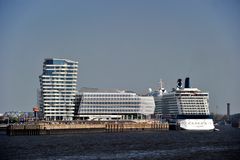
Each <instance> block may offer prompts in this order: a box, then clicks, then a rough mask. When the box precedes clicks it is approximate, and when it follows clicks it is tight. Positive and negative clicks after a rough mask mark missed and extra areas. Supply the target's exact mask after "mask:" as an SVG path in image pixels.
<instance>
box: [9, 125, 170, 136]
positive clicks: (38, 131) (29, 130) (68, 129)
mask: <svg viewBox="0 0 240 160" xmlns="http://www.w3.org/2000/svg"><path fill="white" fill-rule="evenodd" d="M168 129H169V125H168V123H159V122H154V123H147V122H81V123H69V122H68V123H61V122H60V123H41V122H39V123H35V124H14V125H9V126H8V127H7V135H9V136H17V135H52V134H67V133H89V132H126V131H147V130H152V131H161V130H168Z"/></svg>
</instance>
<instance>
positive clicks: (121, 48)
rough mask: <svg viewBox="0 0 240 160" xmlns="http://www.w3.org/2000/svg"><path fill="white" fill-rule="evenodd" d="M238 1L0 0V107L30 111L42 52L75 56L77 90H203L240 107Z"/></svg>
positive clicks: (217, 107)
mask: <svg viewBox="0 0 240 160" xmlns="http://www.w3.org/2000/svg"><path fill="white" fill-rule="evenodd" d="M239 28H240V1H238V0H208V1H200V0H181V1H179V0H90V1H87V0H85V1H83V0H39V1H37V0H24V1H18V0H10V1H6V0H0V113H3V112H6V111H13V110H14V111H32V108H33V107H34V106H35V105H36V103H37V98H36V97H37V92H36V90H37V89H38V88H39V87H40V85H39V77H38V76H39V75H41V74H42V64H43V61H44V59H45V58H53V57H54V58H66V59H70V60H74V61H78V62H79V69H78V89H80V88H81V87H96V88H118V89H127V90H133V91H136V92H139V93H142V92H144V91H147V90H148V88H153V89H157V88H158V86H159V83H158V82H159V80H160V79H162V80H163V82H164V87H165V88H166V89H168V90H171V89H172V88H174V87H176V81H177V79H178V78H182V79H185V77H190V79H191V86H192V87H197V88H199V89H201V90H202V91H205V92H209V95H210V99H209V105H210V111H211V112H214V113H221V114H224V113H226V103H230V104H231V113H239V112H240V96H239V94H238V91H239V90H240V85H239V83H240V72H239V69H240V63H239V60H240V52H239V51H240V29H239Z"/></svg>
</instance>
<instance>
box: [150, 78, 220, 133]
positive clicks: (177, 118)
mask: <svg viewBox="0 0 240 160" xmlns="http://www.w3.org/2000/svg"><path fill="white" fill-rule="evenodd" d="M152 95H153V96H154V99H155V105H156V109H155V114H156V115H160V116H161V117H163V118H166V117H167V118H166V119H169V117H170V119H172V120H174V122H175V124H176V125H178V127H179V128H180V129H184V130H214V128H215V127H214V123H213V119H212V118H211V116H210V112H209V102H208V101H209V94H208V93H207V92H202V91H201V90H199V89H198V88H191V87H190V79H189V78H186V79H185V87H183V86H182V80H181V79H178V81H177V88H176V89H173V90H172V91H171V92H167V91H166V90H165V89H164V88H163V87H162V85H161V87H160V90H159V91H158V92H153V93H152Z"/></svg>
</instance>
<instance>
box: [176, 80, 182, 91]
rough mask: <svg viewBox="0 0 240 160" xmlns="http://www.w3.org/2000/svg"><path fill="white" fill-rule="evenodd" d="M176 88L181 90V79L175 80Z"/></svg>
mask: <svg viewBox="0 0 240 160" xmlns="http://www.w3.org/2000/svg"><path fill="white" fill-rule="evenodd" d="M177 88H179V89H180V88H182V79H178V80H177Z"/></svg>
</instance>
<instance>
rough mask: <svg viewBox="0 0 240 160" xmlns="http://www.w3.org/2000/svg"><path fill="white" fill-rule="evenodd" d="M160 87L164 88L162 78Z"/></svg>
mask: <svg viewBox="0 0 240 160" xmlns="http://www.w3.org/2000/svg"><path fill="white" fill-rule="evenodd" d="M159 83H160V89H162V88H163V82H162V79H160V82H159Z"/></svg>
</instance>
